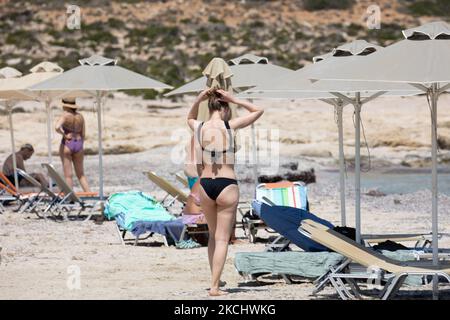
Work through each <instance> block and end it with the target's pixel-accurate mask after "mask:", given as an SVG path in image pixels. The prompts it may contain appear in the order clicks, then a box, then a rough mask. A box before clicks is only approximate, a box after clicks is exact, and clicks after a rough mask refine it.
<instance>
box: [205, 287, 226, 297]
mask: <svg viewBox="0 0 450 320" xmlns="http://www.w3.org/2000/svg"><path fill="white" fill-rule="evenodd" d="M227 294H228V292H226V291H223V290H220V289H219V288H216V289H209V295H210V296H211V297H218V296H225V295H227Z"/></svg>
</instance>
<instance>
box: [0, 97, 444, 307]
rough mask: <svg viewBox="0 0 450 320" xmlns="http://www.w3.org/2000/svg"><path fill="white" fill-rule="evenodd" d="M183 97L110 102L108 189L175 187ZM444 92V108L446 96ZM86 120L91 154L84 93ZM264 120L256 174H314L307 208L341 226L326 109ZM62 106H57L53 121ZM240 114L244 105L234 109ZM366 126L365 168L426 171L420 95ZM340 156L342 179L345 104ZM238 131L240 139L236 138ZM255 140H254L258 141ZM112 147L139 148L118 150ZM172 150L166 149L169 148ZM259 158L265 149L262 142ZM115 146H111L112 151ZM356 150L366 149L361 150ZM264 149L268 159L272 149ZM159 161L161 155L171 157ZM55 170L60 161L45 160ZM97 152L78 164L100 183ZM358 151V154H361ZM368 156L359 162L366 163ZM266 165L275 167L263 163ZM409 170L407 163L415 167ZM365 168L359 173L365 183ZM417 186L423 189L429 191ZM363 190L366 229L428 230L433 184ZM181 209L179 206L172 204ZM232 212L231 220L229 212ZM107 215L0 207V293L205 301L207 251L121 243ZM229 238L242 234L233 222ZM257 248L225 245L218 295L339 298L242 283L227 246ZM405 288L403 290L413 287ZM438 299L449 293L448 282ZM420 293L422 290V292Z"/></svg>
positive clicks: (299, 107) (5, 148)
mask: <svg viewBox="0 0 450 320" xmlns="http://www.w3.org/2000/svg"><path fill="white" fill-rule="evenodd" d="M189 102H190V101H189V100H187V101H179V102H169V101H146V100H141V99H137V98H129V97H127V96H125V95H123V94H117V95H116V97H115V98H114V99H109V100H108V101H107V105H106V108H105V110H104V115H105V120H104V127H105V131H104V133H105V137H104V146H105V150H106V153H107V155H105V157H104V163H105V191H106V192H107V193H108V194H111V193H113V192H118V191H126V190H142V191H145V192H148V193H150V194H151V195H154V196H155V197H157V198H161V197H162V196H163V193H162V192H161V191H160V190H159V189H158V188H156V187H155V186H154V185H153V184H152V183H151V182H150V181H149V180H147V178H146V177H145V176H144V175H143V173H142V172H143V171H146V170H154V171H156V172H158V173H160V174H161V175H162V176H164V177H165V178H167V179H169V180H170V181H172V182H173V183H174V184H178V186H180V187H181V185H180V184H179V183H178V182H176V180H175V177H174V173H176V172H179V171H181V170H182V164H181V162H180V161H179V159H177V155H178V153H177V152H176V150H177V148H179V147H180V146H182V143H180V141H181V140H182V137H183V134H182V133H183V132H187V131H183V130H187V129H182V130H181V131H180V128H186V125H185V115H186V113H187V110H188V106H189ZM449 102H450V101H449V97H448V96H443V97H442V102H441V105H442V106H444V107H445V105H446V104H448V103H449ZM80 105H81V106H82V107H83V109H82V110H83V111H82V112H83V113H84V115H85V118H86V121H87V128H88V133H87V135H88V140H87V145H86V147H87V148H88V149H91V150H93V151H94V152H95V150H96V114H95V113H93V112H92V111H90V110H92V101H91V100H89V99H86V100H81V102H80ZM20 106H22V107H23V109H24V111H25V112H22V113H16V114H14V122H15V124H17V125H16V128H15V135H16V144H17V145H20V144H22V143H25V142H29V143H32V144H33V145H34V146H35V149H36V150H37V152H36V155H35V156H33V158H31V159H30V160H29V161H28V162H27V163H26V165H27V169H28V171H31V172H32V171H42V169H41V168H40V163H42V162H46V161H47V158H46V154H47V149H46V141H47V140H46V124H45V112H44V111H43V110H44V109H43V106H42V105H39V104H37V103H22V104H20ZM261 106H262V107H264V109H265V110H266V113H265V115H264V117H263V118H262V119H261V121H260V122H259V123H258V127H257V129H259V130H264V129H272V130H273V129H276V130H278V133H279V138H280V140H279V141H280V144H279V151H280V153H279V167H277V168H276V169H277V170H276V171H275V172H273V170H271V168H269V167H268V166H265V165H264V164H265V163H266V162H265V161H266V160H267V158H264V157H263V156H262V157H261V159H260V161H261V162H262V169H261V173H272V174H275V173H280V172H281V173H282V172H286V171H287V170H288V169H286V168H285V165H286V164H289V163H290V162H296V163H298V165H299V169H302V170H303V169H310V168H314V169H315V172H316V174H317V182H316V183H313V184H310V185H309V186H308V195H309V201H310V203H311V211H312V212H314V213H315V214H317V215H318V216H320V217H321V218H324V219H327V220H329V221H331V222H332V223H335V224H339V219H340V213H339V210H340V209H339V208H340V206H339V195H338V180H337V178H336V175H330V174H329V172H330V171H331V172H336V170H337V132H336V125H335V122H334V117H333V110H332V108H331V107H330V106H328V105H326V104H323V103H321V102H315V101H304V102H301V103H290V102H276V101H272V102H264V103H262V104H261ZM444 107H442V108H439V123H438V126H439V128H438V130H439V131H438V134H439V136H442V137H447V138H449V137H450V112H449V111H448V109H446V108H444ZM59 112H60V108H59V107H58V106H55V110H54V112H53V113H54V117H56V116H57V115H58V114H59ZM241 112H242V111H241ZM362 117H363V121H364V127H365V134H366V138H367V142H368V145H369V147H370V155H371V164H372V168H371V170H372V171H371V172H372V173H373V172H375V173H377V172H385V171H389V170H400V169H402V170H416V169H421V170H423V171H424V172H429V167H428V165H429V159H428V158H429V154H430V138H429V137H430V129H429V127H430V124H429V123H430V120H429V110H428V107H427V105H426V99H425V98H424V97H416V98H385V99H378V100H375V101H374V102H371V103H370V104H368V105H367V106H365V107H364V108H363V112H362ZM344 128H345V130H344V132H345V139H344V141H345V153H346V158H347V159H348V161H347V166H348V172H349V176H350V174H351V172H352V161H351V160H352V158H353V150H354V139H353V132H354V129H353V123H352V109H351V108H350V107H347V108H346V109H345V114H344ZM245 134H246V133H245V132H242V133H241V135H242V136H245ZM261 140H262V138H261ZM0 141H1V144H0V159H4V158H5V157H6V156H7V154H8V153H9V150H10V144H9V131H8V125H7V120H6V117H4V116H3V117H1V118H0ZM52 144H53V145H52V150H53V152H56V151H57V147H58V144H59V138H58V136H56V135H54V136H53V138H52ZM118 150H119V151H120V150H125V151H128V152H129V151H130V150H134V151H138V152H135V153H124V154H114V153H118ZM174 150H175V151H174ZM260 152H261V154H263V152H264V149H263V148H261V150H260ZM119 153H120V152H119ZM362 154H363V155H366V151H365V149H363V150H362ZM272 156H273V155H272ZM168 159H169V160H170V161H168ZM439 159H440V165H441V169H442V171H445V170H446V168H447V166H448V165H447V164H446V159H449V151H448V150H444V149H441V150H440V153H439ZM53 161H54V163H55V165H56V168H57V169H58V170H59V171H60V170H61V164H60V161H59V158H58V157H57V156H56V153H55V156H54V159H53ZM97 161H98V160H97V156H96V155H89V156H87V157H86V160H85V166H86V172H87V176H88V179H89V182H90V183H91V185H92V186H93V188H94V189H95V190H96V189H97V187H98V181H97V179H98V167H97V165H98V163H97ZM364 161H366V159H365V158H364V159H363V162H364ZM364 163H365V164H367V162H364ZM250 169H251V166H250V165H246V164H240V165H238V166H237V174H238V177H239V180H240V190H241V200H250V199H251V194H252V184H251V170H250ZM272 169H273V168H272ZM412 172H413V171H412ZM364 177H365V174H364V173H363V174H362V179H363V180H364ZM426 188H427V186H426V185H424V187H423V188H422V189H426ZM367 191H369V190H363V193H364V194H363V197H362V208H361V210H362V232H363V233H411V232H414V233H415V232H424V233H429V232H430V231H431V192H430V191H429V190H418V191H415V192H413V193H405V194H399V193H392V194H387V195H385V196H381V197H375V196H370V195H368V194H366V192H367ZM441 191H442V194H441V195H440V197H439V231H440V232H444V233H445V232H447V233H448V231H449V230H450V217H449V215H448V212H449V210H450V196H449V194H450V193H448V192H447V191H448V190H441ZM346 198H347V212H348V221H349V225H350V226H352V225H353V223H354V215H353V213H354V190H353V181H351V180H350V179H349V180H347V190H346ZM172 210H173V212H175V213H177V211H178V212H179V210H180V208H179V207H173V208H172ZM238 219H240V217H239V215H238ZM114 223H115V222H112V221H104V222H102V223H97V222H96V221H94V220H91V221H87V222H78V221H65V222H62V221H61V222H55V221H44V220H42V219H38V218H37V217H36V216H35V215H33V214H19V213H15V212H12V210H11V209H8V210H7V212H5V213H4V214H0V247H1V251H0V258H1V260H0V273H1V276H0V299H207V298H208V295H207V288H208V286H209V271H208V264H207V255H206V248H198V249H189V250H180V249H176V248H175V247H164V245H163V242H162V238H160V237H158V236H155V237H153V238H150V239H148V240H145V241H142V243H141V244H140V245H138V246H133V245H132V242H130V244H127V245H125V246H123V245H121V244H120V241H119V238H118V236H117V232H116V230H115V226H114ZM237 236H238V237H242V238H243V232H242V230H241V229H239V230H238V231H237ZM258 236H260V237H261V240H263V241H259V242H258V243H256V244H250V243H243V244H238V245H233V246H231V247H230V251H229V255H228V258H227V262H226V266H225V271H224V274H223V280H224V281H226V282H227V286H226V288H228V289H229V291H230V294H229V295H228V296H226V297H225V299H251V300H255V299H336V298H337V296H336V295H335V293H334V290H332V288H327V289H326V290H325V291H323V292H322V293H321V294H320V295H318V296H316V297H313V296H311V295H310V294H311V291H312V289H313V285H312V284H311V283H310V282H307V281H300V282H299V283H296V284H293V285H286V284H285V283H284V282H283V281H282V280H280V279H276V278H271V279H270V278H269V279H263V281H262V283H256V282H249V283H245V282H244V281H243V279H242V277H240V276H239V274H238V273H237V272H236V270H235V269H234V265H233V261H234V256H235V253H236V252H248V251H256V252H257V251H262V250H263V249H264V239H267V237H268V236H269V235H268V234H267V233H265V232H261V233H259V234H258ZM439 245H440V246H441V247H450V237H449V236H444V237H443V238H442V239H441V241H440V242H439ZM71 266H76V267H79V270H80V272H81V287H80V289H79V290H70V289H69V288H68V286H67V281H68V276H69V274H68V268H69V271H70V270H71V269H70V268H71ZM412 292H413V291H412V290H411V289H410V290H409V291H408V293H409V294H411V293H412ZM443 297H444V298H448V297H450V296H449V294H448V290H446V291H445V292H443ZM421 298H429V295H421Z"/></svg>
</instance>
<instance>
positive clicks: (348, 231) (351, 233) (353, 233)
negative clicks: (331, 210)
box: [333, 227, 356, 241]
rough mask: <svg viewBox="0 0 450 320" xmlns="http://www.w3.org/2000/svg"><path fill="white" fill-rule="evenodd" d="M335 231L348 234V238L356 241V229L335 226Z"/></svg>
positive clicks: (344, 234)
mask: <svg viewBox="0 0 450 320" xmlns="http://www.w3.org/2000/svg"><path fill="white" fill-rule="evenodd" d="M333 230H334V231H336V232H337V233H340V234H342V235H343V236H346V237H347V238H350V239H352V240H353V241H356V229H355V228H350V227H334V228H333Z"/></svg>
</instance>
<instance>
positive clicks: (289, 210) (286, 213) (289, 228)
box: [261, 203, 334, 252]
mask: <svg viewBox="0 0 450 320" xmlns="http://www.w3.org/2000/svg"><path fill="white" fill-rule="evenodd" d="M261 219H263V220H264V222H265V223H266V224H267V225H268V226H269V227H270V228H272V229H274V230H275V231H277V232H278V233H279V234H281V235H283V236H284V237H285V238H287V239H289V240H290V241H291V242H292V243H294V244H295V245H297V246H298V247H300V248H301V249H303V250H305V251H308V252H319V251H330V250H329V249H328V248H326V247H324V246H322V245H321V244H319V243H317V242H315V241H313V240H311V239H310V238H308V237H307V236H305V235H303V234H301V233H300V232H299V231H298V228H299V227H300V224H301V223H302V220H305V219H310V220H313V221H316V222H318V223H321V224H323V225H325V226H327V227H329V228H333V227H334V226H333V224H331V223H330V222H329V221H327V220H324V219H321V218H319V217H317V216H316V215H314V214H312V213H310V212H308V211H306V210H302V209H298V208H293V207H283V206H269V205H267V204H265V203H263V204H262V205H261Z"/></svg>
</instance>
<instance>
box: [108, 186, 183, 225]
mask: <svg viewBox="0 0 450 320" xmlns="http://www.w3.org/2000/svg"><path fill="white" fill-rule="evenodd" d="M104 214H105V216H106V217H107V218H108V219H109V220H111V219H114V218H117V219H119V220H120V223H119V221H118V223H119V225H121V226H122V227H123V228H125V229H126V230H130V229H131V228H132V226H133V224H134V223H135V222H136V221H149V222H154V221H160V222H165V221H172V220H175V217H173V216H172V215H171V214H170V213H169V212H168V211H167V210H166V209H165V208H164V207H163V206H162V205H161V204H160V203H159V202H158V201H156V200H155V199H154V198H153V197H152V196H150V195H148V194H145V193H143V192H141V191H128V192H119V193H115V194H113V195H111V196H110V197H109V198H108V201H107V203H106V205H105V210H104Z"/></svg>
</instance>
